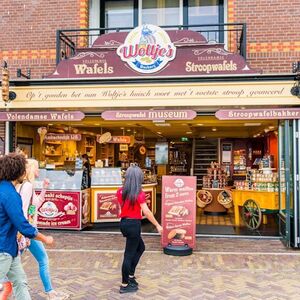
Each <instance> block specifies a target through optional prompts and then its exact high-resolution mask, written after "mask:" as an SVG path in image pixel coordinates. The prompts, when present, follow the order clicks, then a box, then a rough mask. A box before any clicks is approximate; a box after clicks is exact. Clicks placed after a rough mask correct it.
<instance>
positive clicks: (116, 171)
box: [92, 168, 122, 186]
mask: <svg viewBox="0 0 300 300" xmlns="http://www.w3.org/2000/svg"><path fill="white" fill-rule="evenodd" d="M121 184H122V176H121V168H92V186H105V185H121Z"/></svg>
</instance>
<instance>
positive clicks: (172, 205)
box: [162, 176, 196, 248]
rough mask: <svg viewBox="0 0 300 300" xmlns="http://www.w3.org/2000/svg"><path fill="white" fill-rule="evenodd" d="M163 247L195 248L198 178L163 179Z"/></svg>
mask: <svg viewBox="0 0 300 300" xmlns="http://www.w3.org/2000/svg"><path fill="white" fill-rule="evenodd" d="M162 226H163V229H164V230H163V234H162V246H163V247H166V246H168V245H172V246H184V245H188V246H189V247H191V248H195V235H196V177H195V176H163V178H162Z"/></svg>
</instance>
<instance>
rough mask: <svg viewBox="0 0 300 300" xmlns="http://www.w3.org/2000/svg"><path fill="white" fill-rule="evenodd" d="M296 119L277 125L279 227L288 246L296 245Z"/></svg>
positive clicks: (299, 194)
mask: <svg viewBox="0 0 300 300" xmlns="http://www.w3.org/2000/svg"><path fill="white" fill-rule="evenodd" d="M299 129H300V121H299V120H285V121H283V122H281V123H280V126H279V229H280V234H281V236H282V239H283V241H284V243H285V244H286V246H288V247H296V248H298V247H300V238H299V237H300V227H299V226H300V224H299V213H300V209H299V207H300V206H299V203H300V191H299V190H300V186H299V174H300V157H299V155H300V143H299Z"/></svg>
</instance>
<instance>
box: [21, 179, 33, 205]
mask: <svg viewBox="0 0 300 300" xmlns="http://www.w3.org/2000/svg"><path fill="white" fill-rule="evenodd" d="M26 182H28V181H27V180H24V181H23V182H22V184H21V186H20V189H19V194H20V195H21V191H22V188H23V186H24V184H25V183H26ZM33 193H34V190H33V187H32V194H31V197H30V201H29V207H30V205H32V201H33Z"/></svg>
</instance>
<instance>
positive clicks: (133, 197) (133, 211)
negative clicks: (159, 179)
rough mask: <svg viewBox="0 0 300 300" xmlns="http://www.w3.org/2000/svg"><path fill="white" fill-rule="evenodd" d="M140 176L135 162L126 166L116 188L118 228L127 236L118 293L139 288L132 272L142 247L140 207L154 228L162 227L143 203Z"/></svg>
mask: <svg viewBox="0 0 300 300" xmlns="http://www.w3.org/2000/svg"><path fill="white" fill-rule="evenodd" d="M143 180H144V174H143V171H142V170H141V169H140V168H139V167H138V166H135V165H133V166H131V167H129V168H128V169H127V171H126V174H125V181H124V184H123V187H122V188H120V189H119V190H118V191H117V197H118V201H119V204H120V206H121V214H120V217H121V222H120V229H121V232H122V234H123V236H124V237H126V247H125V252H124V259H123V264H122V285H121V287H120V293H121V294H123V293H131V292H136V291H137V290H138V283H137V281H136V278H135V276H134V274H135V269H136V266H137V264H138V262H139V260H140V258H141V256H142V254H143V252H144V251H145V245H144V242H143V240H142V237H141V219H142V211H143V213H144V215H145V216H146V217H147V219H148V220H149V221H150V222H151V223H152V224H153V225H154V226H155V227H156V229H157V231H158V232H159V233H161V232H162V227H161V226H160V224H159V223H158V222H157V221H156V219H155V217H154V216H153V213H152V212H151V211H150V209H149V208H148V206H147V204H146V198H145V193H144V192H143V191H142V183H143Z"/></svg>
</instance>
